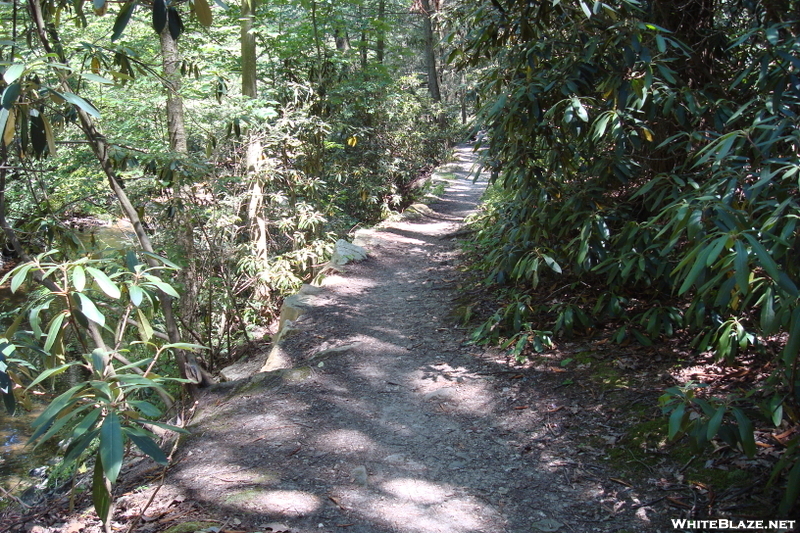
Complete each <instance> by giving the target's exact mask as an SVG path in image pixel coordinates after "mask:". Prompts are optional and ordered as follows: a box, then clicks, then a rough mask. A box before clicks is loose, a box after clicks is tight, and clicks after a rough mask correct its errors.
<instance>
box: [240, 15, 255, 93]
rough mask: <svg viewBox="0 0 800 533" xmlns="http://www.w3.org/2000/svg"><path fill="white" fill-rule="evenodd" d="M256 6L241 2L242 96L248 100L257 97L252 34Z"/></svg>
mask: <svg viewBox="0 0 800 533" xmlns="http://www.w3.org/2000/svg"><path fill="white" fill-rule="evenodd" d="M256 5H257V3H256V0H242V26H241V30H242V35H241V46H242V94H243V95H244V96H249V97H250V98H256V97H257V96H258V86H257V79H258V76H257V70H256V36H255V34H254V33H253V21H254V20H255V11H256Z"/></svg>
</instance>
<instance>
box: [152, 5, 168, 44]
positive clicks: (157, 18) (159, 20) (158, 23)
mask: <svg viewBox="0 0 800 533" xmlns="http://www.w3.org/2000/svg"><path fill="white" fill-rule="evenodd" d="M166 25H167V4H166V2H164V0H153V29H154V30H155V31H156V33H157V34H159V35H161V32H162V31H164V28H165V27H166Z"/></svg>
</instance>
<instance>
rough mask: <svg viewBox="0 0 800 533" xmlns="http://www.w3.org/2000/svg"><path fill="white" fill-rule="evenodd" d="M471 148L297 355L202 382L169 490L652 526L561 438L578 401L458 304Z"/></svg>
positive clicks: (341, 290)
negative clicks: (456, 316) (571, 404)
mask: <svg viewBox="0 0 800 533" xmlns="http://www.w3.org/2000/svg"><path fill="white" fill-rule="evenodd" d="M473 162H474V154H472V153H471V150H470V149H469V147H466V146H462V147H459V149H458V151H457V162H456V163H454V164H452V165H450V166H449V167H448V168H446V169H445V170H447V171H449V172H452V174H453V178H454V179H453V180H452V181H451V183H450V185H449V187H448V190H447V192H446V193H445V194H444V195H443V197H442V198H441V200H440V201H439V202H437V203H435V204H433V205H432V206H431V207H432V208H433V210H434V212H433V213H429V214H428V216H423V217H421V218H420V219H418V220H415V221H409V220H405V221H401V222H394V223H390V224H386V225H384V226H383V227H381V228H380V229H379V230H376V231H374V232H373V233H372V236H371V244H370V245H369V252H370V257H369V258H368V259H367V260H366V261H363V262H362V263H359V264H355V265H348V266H347V271H346V272H345V273H343V274H342V275H336V276H332V277H330V278H328V279H327V280H326V282H325V284H324V289H323V291H322V292H321V293H320V294H319V295H318V296H317V298H316V305H315V306H314V308H313V309H312V310H311V311H310V312H309V313H308V314H307V315H305V316H304V317H302V318H301V319H300V320H299V321H298V327H299V328H300V330H301V331H300V332H299V333H296V334H295V335H293V336H292V337H290V338H289V339H288V340H287V341H286V344H285V349H286V350H287V351H288V352H290V353H291V356H292V358H293V359H294V360H295V361H298V367H297V368H295V369H294V370H292V371H283V372H279V373H273V374H270V375H263V374H262V375H257V376H254V377H252V378H251V379H249V380H243V381H239V382H233V383H228V384H223V385H220V386H218V387H216V388H215V389H214V390H213V391H211V392H210V393H208V395H207V396H206V397H205V398H204V399H203V402H202V404H203V405H202V408H201V409H200V410H199V415H198V417H197V418H196V420H195V421H194V422H193V426H192V430H193V436H192V437H190V438H189V440H188V441H187V442H186V444H185V445H183V446H182V447H181V451H180V452H179V453H178V456H177V459H178V460H179V462H178V464H177V466H175V467H174V468H173V469H172V470H171V472H170V475H169V477H168V480H167V484H166V486H165V488H164V489H163V490H162V493H161V495H160V498H159V499H160V500H163V501H164V503H163V505H169V503H170V502H173V501H174V500H173V499H172V498H177V499H178V501H181V500H183V501H185V502H188V501H193V502H195V504H196V505H197V506H199V507H200V508H202V509H203V510H204V511H206V512H208V513H209V514H210V515H211V516H215V517H217V518H222V519H224V520H225V521H226V522H227V525H228V526H229V527H232V525H235V527H232V529H236V530H247V531H279V530H287V531H291V532H292V533H311V532H323V533H333V532H346V533H390V532H391V533H468V532H485V533H494V532H511V533H515V532H529V531H564V532H569V531H577V532H586V531H622V530H627V531H656V529H655V528H654V527H653V524H652V523H650V522H649V521H648V520H649V518H648V515H647V510H648V508H647V507H645V506H640V507H639V508H638V509H636V508H635V507H631V506H630V505H629V507H628V509H629V510H630V512H629V513H627V514H625V513H619V514H615V513H614V512H609V507H610V506H611V505H613V504H614V503H613V502H614V501H622V500H624V499H625V498H622V497H621V496H620V495H618V494H617V493H616V491H617V489H620V490H622V489H625V487H622V486H617V487H616V489H614V488H613V485H614V483H612V482H609V481H608V477H607V476H605V475H602V474H599V473H598V472H597V471H594V470H592V468H595V467H593V466H590V465H589V466H587V465H583V464H582V463H581V459H580V457H578V458H576V457H575V456H574V454H575V451H574V450H568V449H565V448H564V446H562V445H560V444H559V442H560V441H559V440H558V439H559V436H560V435H561V434H563V429H562V428H561V424H562V423H563V420H564V419H563V418H562V417H563V416H565V415H568V414H569V412H568V409H566V410H562V409H561V403H560V400H559V406H558V407H557V408H556V401H555V400H553V399H552V398H551V397H549V395H548V393H547V392H544V391H541V392H539V393H536V387H535V386H536V379H537V378H536V375H535V372H533V371H531V372H525V373H524V375H522V374H518V371H516V370H514V369H511V368H509V366H507V364H506V363H507V362H506V360H505V358H504V356H503V355H502V354H499V353H494V352H491V351H489V352H486V351H484V350H483V349H481V348H477V347H474V346H471V345H469V344H467V343H466V342H465V341H466V331H465V330H464V329H460V328H459V327H457V326H456V324H455V321H454V320H453V318H452V317H451V316H449V315H450V314H451V313H452V311H453V309H454V308H455V307H456V305H457V303H456V301H455V300H456V299H457V298H458V296H459V293H458V291H457V286H458V285H459V284H460V283H462V282H463V279H464V278H463V274H461V273H460V272H458V270H457V269H456V266H457V265H458V260H459V259H458V258H459V251H458V244H457V242H455V239H453V238H452V237H451V235H452V233H453V232H455V231H456V230H458V228H459V227H461V224H462V220H463V218H464V217H465V216H466V215H467V214H469V213H470V212H472V211H473V210H474V209H475V205H476V203H477V202H478V200H479V197H480V195H481V193H482V191H483V189H484V187H485V179H484V180H481V181H479V182H478V183H473V181H472V175H471V170H472V166H473ZM550 393H552V388H551V390H550ZM557 411H558V412H557ZM609 485H611V488H609ZM625 490H627V489H625ZM612 493H613V494H612ZM167 495H171V496H169V497H167ZM630 497H633V498H634V501H636V500H635V496H630ZM630 497H629V498H628V500H627V502H628V503H630ZM612 500H613V501H612ZM609 502H610V503H609ZM121 505H122V507H124V506H125V502H124V498H123V501H122V502H121ZM604 505H605V507H604ZM156 507H157V506H156ZM156 507H154V508H152V509H151V510H150V511H148V512H149V513H151V514H152V513H157V512H158V509H157V508H156ZM130 512H131V513H133V512H134V509H131V511H130ZM282 528H285V529H282ZM621 528H624V529H621Z"/></svg>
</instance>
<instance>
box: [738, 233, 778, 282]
mask: <svg viewBox="0 0 800 533" xmlns="http://www.w3.org/2000/svg"><path fill="white" fill-rule="evenodd" d="M744 237H745V239H747V240H748V241H749V242H750V246H751V247H752V248H753V251H754V252H755V253H756V255H757V256H758V262H759V264H760V265H761V267H762V268H763V269H764V270H766V271H767V274H769V276H770V277H771V278H772V279H774V280H777V279H779V278H780V275H781V273H780V270H779V269H778V264H777V263H776V262H775V260H774V259H773V258H772V256H771V255H770V253H769V252H768V251H767V249H766V248H764V245H762V244H761V243H760V242H759V241H758V239H756V238H755V236H753V235H751V234H750V233H744Z"/></svg>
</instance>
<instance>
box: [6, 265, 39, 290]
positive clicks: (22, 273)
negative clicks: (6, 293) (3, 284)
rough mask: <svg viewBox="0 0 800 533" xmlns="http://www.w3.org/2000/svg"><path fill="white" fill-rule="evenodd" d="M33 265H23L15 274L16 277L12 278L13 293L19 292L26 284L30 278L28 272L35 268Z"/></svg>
mask: <svg viewBox="0 0 800 533" xmlns="http://www.w3.org/2000/svg"><path fill="white" fill-rule="evenodd" d="M34 266H35V265H34V264H33V263H25V264H24V265H21V266H20V267H19V269H17V272H16V273H15V274H14V277H13V278H11V287H10V288H11V292H17V290H18V289H19V288H20V286H22V284H23V283H25V279H26V278H27V277H28V272H30V270H31V269H32V268H33V267H34Z"/></svg>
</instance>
